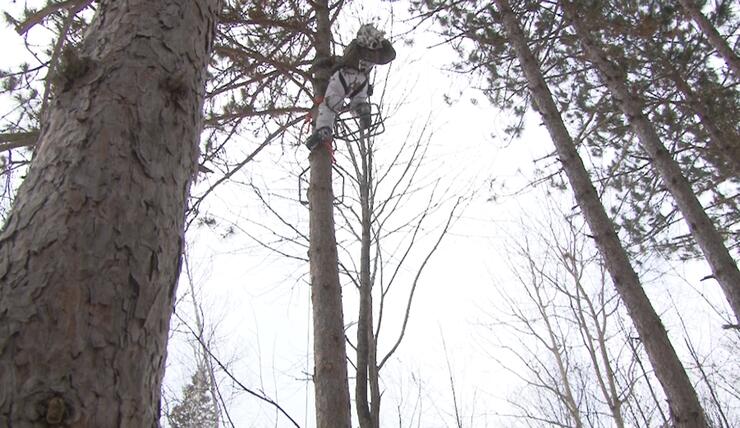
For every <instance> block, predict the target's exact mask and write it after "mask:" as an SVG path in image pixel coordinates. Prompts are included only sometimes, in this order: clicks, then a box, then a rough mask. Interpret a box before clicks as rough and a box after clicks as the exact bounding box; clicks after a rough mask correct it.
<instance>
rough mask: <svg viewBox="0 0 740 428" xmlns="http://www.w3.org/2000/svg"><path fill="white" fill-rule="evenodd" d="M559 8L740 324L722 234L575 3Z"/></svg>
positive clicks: (739, 293)
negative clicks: (653, 169)
mask: <svg viewBox="0 0 740 428" xmlns="http://www.w3.org/2000/svg"><path fill="white" fill-rule="evenodd" d="M562 5H563V10H564V11H565V13H566V16H567V17H568V19H570V20H571V22H572V25H573V28H574V29H575V31H576V35H577V37H578V38H579V39H580V41H581V44H582V46H583V49H584V52H585V54H586V57H587V58H589V60H590V61H591V62H592V63H593V64H594V65H595V66H596V67H597V68H598V69H599V71H600V72H601V74H602V75H603V76H604V83H605V84H606V85H607V87H608V88H609V90H610V91H611V93H612V95H613V96H614V99H615V100H616V102H617V104H618V105H619V107H620V108H621V109H622V113H624V115H625V116H626V117H627V118H628V120H629V123H630V126H631V127H632V129H633V131H634V132H635V133H636V134H637V136H638V138H639V140H640V145H641V146H642V148H643V150H645V151H646V152H647V154H648V155H649V156H650V158H651V161H652V164H653V165H654V166H655V169H656V170H657V171H658V173H659V174H660V176H661V178H662V180H663V184H664V185H665V186H666V188H667V189H668V191H669V192H670V193H671V195H672V196H673V199H674V200H675V201H676V205H678V209H679V210H680V211H681V214H682V215H683V217H684V219H685V220H686V223H688V225H689V230H690V232H691V235H692V236H693V237H694V239H695V240H696V242H697V243H698V244H699V247H700V248H701V249H702V252H703V253H704V257H705V258H706V260H707V262H708V263H709V266H710V267H711V269H712V274H713V275H714V278H715V279H716V280H717V282H719V284H720V286H721V287H722V291H724V293H725V297H726V298H727V301H728V302H729V303H730V308H731V309H732V311H733V313H734V314H735V319H736V320H737V322H738V324H740V270H738V267H737V264H736V263H735V260H734V259H733V258H732V256H730V253H729V251H728V250H727V247H726V246H725V245H724V240H723V239H722V235H720V234H719V232H718V231H717V229H716V228H715V227H714V224H713V223H712V220H711V219H710V218H709V216H708V215H707V213H706V211H704V207H702V205H701V203H699V200H698V199H697V197H696V194H694V191H693V190H692V189H691V184H690V183H689V182H688V180H686V177H684V176H683V174H682V172H681V168H680V167H679V166H678V164H677V163H676V162H675V161H674V160H673V157H672V156H671V154H670V152H669V151H668V149H666V147H665V146H664V145H663V143H662V142H661V140H660V137H659V136H658V133H657V132H656V131H655V128H654V127H653V125H652V124H651V123H650V121H649V120H648V118H647V116H645V114H644V113H643V111H642V102H641V101H640V99H639V97H638V96H637V95H636V94H634V93H633V92H632V91H630V89H629V88H628V87H627V82H626V78H625V76H624V75H623V74H622V73H621V72H620V71H619V69H618V68H617V67H616V66H615V65H614V64H612V63H611V62H610V61H609V59H608V58H607V57H606V53H605V52H604V50H603V49H602V48H601V47H600V46H598V44H597V42H596V40H595V39H594V38H593V37H592V36H591V35H590V33H589V32H588V31H589V29H588V28H586V26H585V25H584V23H583V22H582V21H581V20H580V18H578V15H577V12H576V9H575V6H574V4H573V3H572V2H570V1H563V2H562Z"/></svg>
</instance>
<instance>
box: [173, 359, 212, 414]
mask: <svg viewBox="0 0 740 428" xmlns="http://www.w3.org/2000/svg"><path fill="white" fill-rule="evenodd" d="M209 379H210V377H209V375H208V369H207V368H206V366H205V364H202V363H201V364H198V367H197V368H196V370H195V373H193V376H192V378H191V379H190V383H189V384H187V385H185V387H183V389H182V398H181V399H180V400H179V401H178V403H177V404H176V405H175V406H174V407H173V408H172V411H171V412H170V414H169V415H168V416H167V419H168V421H169V423H170V425H172V428H216V427H217V426H218V425H217V418H216V404H215V403H214V402H213V398H212V396H211V393H210V388H211V385H210V380H209Z"/></svg>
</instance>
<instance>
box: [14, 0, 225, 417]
mask: <svg viewBox="0 0 740 428" xmlns="http://www.w3.org/2000/svg"><path fill="white" fill-rule="evenodd" d="M98 8H99V9H98V13H97V16H96V18H95V20H94V22H93V23H92V25H91V27H90V31H89V32H88V33H87V34H88V36H87V37H86V38H85V40H84V41H82V42H81V43H80V45H79V46H76V47H74V48H73V49H72V50H70V51H68V53H67V61H66V63H65V65H64V67H62V68H61V69H60V70H59V73H60V74H61V77H63V80H61V81H60V84H59V85H58V86H57V87H56V88H55V93H54V99H53V101H54V102H53V103H51V104H49V109H48V112H47V115H46V119H45V120H44V121H43V122H42V129H41V131H40V137H39V140H38V143H37V144H36V147H35V150H36V154H35V157H34V159H33V163H32V164H31V166H30V169H29V171H28V175H27V177H26V179H25V181H24V182H23V184H22V185H21V188H20V190H19V192H18V196H17V199H16V201H15V205H14V206H13V209H12V211H11V213H10V216H9V218H8V221H7V222H6V224H5V225H4V228H3V231H2V233H1V234H0V325H2V329H0V373H1V374H0V425H2V426H41V425H43V426H85V427H109V426H131V427H134V426H135V427H144V426H156V424H157V423H158V420H159V394H160V383H161V378H162V375H163V370H164V357H165V349H166V345H167V328H168V326H169V319H170V315H171V311H172V307H173V299H174V296H175V287H176V284H177V278H178V274H179V265H180V255H181V245H182V240H183V229H184V227H183V226H184V213H185V204H186V197H187V194H188V190H189V187H190V182H191V178H192V177H193V175H194V173H195V166H196V163H195V162H196V159H197V153H198V142H199V138H200V131H201V125H202V116H201V108H202V106H203V99H204V87H205V81H206V67H207V64H208V62H209V59H210V48H211V44H212V40H213V36H214V28H215V24H216V18H217V15H218V12H219V9H220V2H219V1H218V0H205V1H200V0H199V1H179V0H156V1H152V0H118V1H102V2H100V3H99V5H98Z"/></svg>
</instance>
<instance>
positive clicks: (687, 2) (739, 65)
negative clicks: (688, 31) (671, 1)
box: [678, 0, 740, 79]
mask: <svg viewBox="0 0 740 428" xmlns="http://www.w3.org/2000/svg"><path fill="white" fill-rule="evenodd" d="M678 2H679V3H681V6H682V7H683V9H684V10H685V11H686V14H687V15H689V17H691V19H693V20H694V22H696V25H698V26H699V29H700V30H701V32H702V33H704V36H705V37H706V38H707V40H709V44H710V45H712V47H713V48H714V49H716V50H717V52H719V54H720V55H721V56H722V59H724V60H725V64H727V67H728V68H729V69H730V70H732V71H733V72H734V73H735V77H737V78H738V79H740V58H739V57H738V56H737V55H735V52H733V50H732V48H730V45H728V44H727V40H725V39H724V38H723V37H722V35H721V34H719V31H717V29H716V28H715V27H714V25H712V23H711V22H709V20H708V19H707V17H706V16H704V14H703V13H701V10H699V7H697V5H696V3H694V0H678Z"/></svg>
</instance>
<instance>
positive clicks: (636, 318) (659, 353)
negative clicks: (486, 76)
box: [495, 0, 706, 428]
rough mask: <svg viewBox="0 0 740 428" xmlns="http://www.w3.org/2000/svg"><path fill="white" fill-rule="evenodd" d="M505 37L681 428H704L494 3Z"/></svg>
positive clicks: (687, 385) (503, 10) (553, 112)
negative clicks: (513, 51) (513, 52)
mask: <svg viewBox="0 0 740 428" xmlns="http://www.w3.org/2000/svg"><path fill="white" fill-rule="evenodd" d="M495 3H496V5H497V7H498V9H499V13H500V15H501V20H502V22H503V25H504V28H505V30H506V33H507V39H508V40H509V42H510V43H511V44H512V46H513V47H514V49H515V51H516V53H517V57H518V58H519V62H520V64H521V67H522V70H523V71H524V74H525V76H526V78H527V83H528V86H529V89H530V91H531V93H532V97H533V98H534V100H535V102H536V105H537V108H538V110H539V112H540V114H541V115H542V118H543V120H544V122H545V125H546V126H547V129H548V131H549V133H550V136H551V137H552V140H553V143H554V144H555V147H556V150H557V153H558V157H559V158H560V162H561V163H562V164H563V168H564V169H565V173H566V175H567V177H568V180H569V182H570V185H571V186H572V187H573V191H574V193H575V198H576V201H577V202H578V205H579V206H580V208H581V210H582V211H583V215H584V218H585V219H586V222H587V223H588V225H589V228H590V229H591V232H592V233H593V235H594V240H595V242H596V245H597V247H598V249H599V252H600V253H601V255H602V257H603V258H604V261H605V264H606V267H607V270H608V271H609V274H610V276H611V278H612V281H613V282H614V286H615V288H616V289H617V292H618V293H619V296H620V298H621V299H622V301H623V303H624V305H625V308H626V309H627V312H628V313H629V315H630V317H631V318H632V321H633V323H634V324H635V328H636V329H637V331H638V333H639V335H640V338H641V339H642V341H643V343H644V345H645V349H646V350H647V353H648V357H649V358H650V361H651V363H652V365H653V368H654V369H655V373H656V376H657V378H658V380H659V381H660V382H661V385H662V386H663V390H664V391H665V393H666V396H667V397H668V399H669V401H670V405H671V409H672V410H673V414H672V416H673V420H674V423H675V424H676V426H678V427H686V428H689V427H692V428H695V427H705V426H706V422H705V420H704V412H703V410H702V408H701V405H700V404H699V400H698V398H697V396H696V391H694V388H693V386H692V384H691V382H690V381H689V378H688V376H687V375H686V371H685V370H684V368H683V366H682V365H681V361H680V360H679V359H678V356H677V355H676V352H675V350H674V349H673V346H672V345H671V343H670V341H669V339H668V334H667V333H666V331H665V328H664V327H663V324H662V322H661V321H660V318H659V317H658V315H657V314H656V312H655V309H653V307H652V305H651V304H650V300H649V299H648V298H647V295H645V291H644V290H643V288H642V285H641V284H640V280H639V278H638V276H637V273H636V272H635V270H634V269H633V267H632V264H631V263H630V260H629V257H628V256H627V252H626V251H625V249H624V247H622V244H621V242H620V241H619V237H618V236H617V233H616V232H615V230H614V225H613V223H612V221H611V219H610V218H609V216H608V215H607V214H606V211H605V210H604V207H603V205H601V201H599V196H598V193H597V192H596V189H595V188H594V186H593V184H592V183H591V180H590V178H589V175H588V172H587V171H586V168H585V166H584V165H583V160H582V159H581V157H580V155H579V154H578V151H577V150H576V147H575V145H574V144H573V140H572V138H571V137H570V134H569V133H568V130H567V129H566V127H565V124H564V123H563V120H562V117H561V116H560V112H559V110H558V108H557V106H556V105H555V102H554V100H553V98H552V94H551V93H550V89H549V87H548V86H547V83H546V82H545V79H544V78H543V76H542V72H541V71H540V68H539V64H538V63H537V60H536V58H535V57H534V55H533V54H532V52H531V51H530V49H529V46H528V45H527V39H526V37H525V36H524V33H523V32H522V30H521V28H520V27H519V22H518V20H517V18H516V16H515V15H514V13H513V11H512V10H511V7H510V6H509V4H508V2H507V1H506V0H496V1H495Z"/></svg>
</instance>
